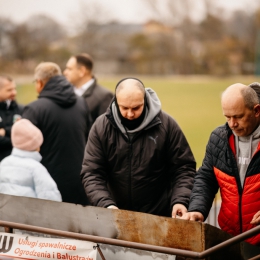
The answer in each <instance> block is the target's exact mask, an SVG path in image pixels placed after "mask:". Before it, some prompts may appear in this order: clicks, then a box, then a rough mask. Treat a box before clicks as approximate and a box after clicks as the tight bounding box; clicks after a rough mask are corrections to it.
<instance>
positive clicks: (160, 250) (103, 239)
mask: <svg viewBox="0 0 260 260" xmlns="http://www.w3.org/2000/svg"><path fill="white" fill-rule="evenodd" d="M0 226H1V227H4V228H5V232H7V233H12V232H13V229H21V230H27V231H32V232H39V233H43V234H49V235H55V236H60V237H67V238H72V239H78V240H85V241H90V242H94V243H102V244H109V245H114V246H121V247H127V248H134V249H140V250H145V251H151V252H157V253H164V254H169V255H178V256H183V257H190V258H194V259H202V258H205V257H208V256H210V255H212V254H213V253H216V252H218V251H219V250H222V249H224V248H227V247H229V246H232V245H234V244H237V243H239V242H241V241H243V240H245V239H247V238H249V237H252V236H253V235H256V234H258V233H260V226H257V227H255V228H253V229H251V230H248V231H246V232H244V233H242V234H240V235H238V236H236V237H233V238H230V239H229V240H227V241H224V242H222V243H220V244H218V245H216V246H213V247H211V248H209V249H206V250H205V251H202V252H192V251H188V250H182V249H176V248H168V247H162V246H155V245H148V244H142V243H136V242H129V241H124V240H118V239H113V238H106V237H98V236H93V235H85V234H80V233H74V232H68V231H61V230H55V229H50V228H43V227H37V226H32V225H26V224H20V223H15V222H8V221H1V220H0ZM97 249H98V252H99V254H100V256H101V258H102V260H105V257H104V255H103V254H102V252H101V250H100V248H99V246H98V247H97ZM256 259H260V255H258V256H255V257H253V258H250V259H249V260H256Z"/></svg>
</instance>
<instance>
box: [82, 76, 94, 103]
mask: <svg viewBox="0 0 260 260" xmlns="http://www.w3.org/2000/svg"><path fill="white" fill-rule="evenodd" d="M93 79H94V82H93V83H92V84H91V85H90V86H89V87H88V89H87V90H86V91H85V92H84V93H83V95H82V97H84V98H85V97H89V96H91V95H92V93H93V91H94V89H95V87H96V85H97V80H96V78H95V77H93Z"/></svg>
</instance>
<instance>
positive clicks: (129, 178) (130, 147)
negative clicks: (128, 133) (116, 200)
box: [128, 140, 133, 209]
mask: <svg viewBox="0 0 260 260" xmlns="http://www.w3.org/2000/svg"><path fill="white" fill-rule="evenodd" d="M129 150H130V153H129V176H128V181H129V198H128V199H129V204H130V208H131V209H133V205H132V204H133V203H132V183H131V180H132V167H131V165H132V164H131V163H132V156H133V147H132V142H131V141H130V140H129Z"/></svg>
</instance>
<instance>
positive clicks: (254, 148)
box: [182, 83, 260, 246]
mask: <svg viewBox="0 0 260 260" xmlns="http://www.w3.org/2000/svg"><path fill="white" fill-rule="evenodd" d="M221 106H222V111H223V115H224V116H225V117H226V120H227V123H226V124H225V125H222V126H220V127H218V128H216V129H215V130H214V131H213V132H212V134H211V136H210V139H209V142H208V145H207V148H206V155H205V158H204V160H203V163H202V166H201V167H200V169H199V170H198V172H197V174H196V177H195V183H194V187H193V189H192V194H191V198H190V204H189V208H188V211H189V212H188V213H186V214H184V215H183V216H182V218H183V219H188V220H195V221H201V222H202V221H204V220H205V219H206V218H207V216H208V214H209V211H210V208H211V206H212V202H213V200H214V197H215V195H216V193H217V192H218V189H220V194H221V199H222V202H221V208H220V212H219V215H218V223H219V226H220V228H221V229H222V230H224V231H226V232H227V233H229V234H231V235H233V236H236V235H238V234H240V233H242V232H245V231H247V230H249V229H251V228H253V227H254V226H255V225H258V224H259V223H260V194H259V190H260V152H259V151H260V145H259V141H260V126H259V124H260V105H259V101H258V97H257V94H256V92H255V91H254V90H253V89H252V88H249V87H248V86H245V85H243V84H240V83H236V84H233V85H231V86H229V87H228V88H227V89H226V90H225V91H224V92H223V94H222V97H221ZM247 242H249V243H251V244H253V245H258V246H259V245H260V234H258V235H255V236H253V237H251V238H248V239H247Z"/></svg>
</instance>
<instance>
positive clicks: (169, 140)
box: [81, 78, 196, 217]
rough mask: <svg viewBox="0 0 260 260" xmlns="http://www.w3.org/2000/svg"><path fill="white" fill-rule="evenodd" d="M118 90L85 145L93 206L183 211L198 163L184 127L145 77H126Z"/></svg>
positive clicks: (167, 213) (85, 172)
mask: <svg viewBox="0 0 260 260" xmlns="http://www.w3.org/2000/svg"><path fill="white" fill-rule="evenodd" d="M115 93H116V95H115V98H114V100H113V102H112V103H111V105H110V107H109V108H108V110H107V112H106V114H103V115H102V116H100V117H99V118H98V119H97V120H96V122H95V123H94V124H93V126H92V128H91V131H90V135H89V139H88V143H87V146H86V150H85V156H84V161H83V167H82V172H81V178H82V182H83V184H84V187H85V191H86V194H87V196H88V199H89V201H90V203H91V205H93V206H98V207H104V208H113V209H117V208H119V209H125V210H132V211H137V212H145V213H150V214H155V215H160V216H169V217H170V216H172V217H176V216H177V215H180V216H181V215H182V214H184V213H185V212H186V211H187V206H188V203H189V197H190V193H191V189H192V186H193V179H194V173H195V168H196V163H195V159H194V157H193V154H192V152H191V149H190V147H189V144H188V142H187V140H186V138H185V136H184V134H183V132H182V130H181V129H180V127H179V126H178V124H177V123H176V121H175V120H174V119H173V118H172V117H171V116H169V115H168V114H166V113H165V112H163V111H162V110H161V102H160V100H159V98H158V97H157V95H156V93H155V92H154V91H153V90H152V89H150V88H145V87H144V85H143V83H142V82H141V81H140V80H139V79H135V78H125V79H122V80H121V81H119V83H118V84H117V86H116V91H115Z"/></svg>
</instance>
